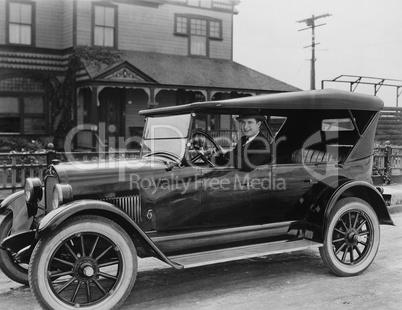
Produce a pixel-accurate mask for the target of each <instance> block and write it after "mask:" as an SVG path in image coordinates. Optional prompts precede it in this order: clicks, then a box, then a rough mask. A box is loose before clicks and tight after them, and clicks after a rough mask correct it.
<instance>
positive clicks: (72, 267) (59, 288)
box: [29, 215, 137, 310]
mask: <svg viewBox="0 0 402 310" xmlns="http://www.w3.org/2000/svg"><path fill="white" fill-rule="evenodd" d="M136 276H137V253H136V250H135V247H134V244H133V241H132V240H131V238H130V237H129V236H128V234H127V233H126V231H125V230H124V229H122V228H121V227H120V226H119V225H118V224H116V223H115V222H113V221H111V220H109V219H107V218H104V217H101V216H91V215H83V216H78V217H75V218H71V219H70V220H67V221H66V222H65V223H63V224H62V225H60V226H59V227H57V229H55V230H54V231H52V232H50V233H49V234H47V235H46V236H45V237H43V238H42V239H41V240H39V242H38V244H37V245H36V247H35V249H34V251H33V254H32V257H31V260H30V265H29V283H30V286H31V289H32V291H33V293H34V295H35V297H36V299H37V300H38V302H39V303H40V304H41V305H42V306H43V307H44V308H46V309H75V308H85V309H93V310H95V309H96V310H101V309H115V308H118V307H119V306H120V305H121V304H122V303H123V302H124V300H125V299H126V298H127V296H128V295H129V294H130V292H131V290H132V288H133V286H134V283H135V279H136Z"/></svg>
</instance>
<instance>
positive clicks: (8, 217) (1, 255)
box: [0, 211, 28, 285]
mask: <svg viewBox="0 0 402 310" xmlns="http://www.w3.org/2000/svg"><path fill="white" fill-rule="evenodd" d="M12 225H13V213H12V212H11V211H9V212H6V213H4V214H1V215H0V242H2V241H3V240H4V239H5V238H6V237H8V236H9V235H10V233H11V227H12ZM13 254H15V253H11V252H10V251H7V250H3V249H0V270H1V271H3V273H4V274H5V275H6V276H7V277H9V278H10V279H11V280H13V281H15V282H18V283H21V284H24V285H28V264H19V263H16V262H14V259H13Z"/></svg>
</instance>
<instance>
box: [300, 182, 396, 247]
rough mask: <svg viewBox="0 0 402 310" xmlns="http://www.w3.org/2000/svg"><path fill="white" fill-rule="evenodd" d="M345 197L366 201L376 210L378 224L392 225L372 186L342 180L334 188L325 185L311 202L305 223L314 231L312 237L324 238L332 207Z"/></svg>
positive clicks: (381, 201)
mask: <svg viewBox="0 0 402 310" xmlns="http://www.w3.org/2000/svg"><path fill="white" fill-rule="evenodd" d="M346 197H356V198H360V199H363V200H364V201H367V203H368V204H369V205H370V206H371V207H372V208H373V210H374V211H375V212H376V214H377V217H378V220H379V222H380V224H386V225H394V223H393V221H392V219H391V216H390V214H389V212H388V209H387V206H386V203H385V201H384V198H383V197H382V195H381V193H380V192H379V191H378V190H377V189H376V188H375V187H374V186H372V185H371V184H369V183H367V182H365V181H353V180H344V181H343V182H341V183H338V187H336V188H335V187H331V186H329V187H327V188H326V189H325V190H323V191H322V192H321V193H320V195H318V198H317V199H316V200H315V202H314V203H313V204H312V208H311V209H310V212H309V214H308V217H307V224H308V225H309V226H310V227H311V230H312V231H314V233H313V237H312V239H314V240H316V241H319V242H322V241H323V240H324V236H325V231H326V223H327V222H328V218H329V216H330V213H331V211H332V209H333V208H334V207H335V205H336V203H337V202H338V201H339V200H340V199H342V198H346ZM309 226H307V227H309ZM307 230H309V229H307Z"/></svg>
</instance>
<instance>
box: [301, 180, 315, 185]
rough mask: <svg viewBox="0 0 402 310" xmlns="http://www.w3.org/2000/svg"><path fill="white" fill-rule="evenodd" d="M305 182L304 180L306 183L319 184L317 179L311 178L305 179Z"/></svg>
mask: <svg viewBox="0 0 402 310" xmlns="http://www.w3.org/2000/svg"><path fill="white" fill-rule="evenodd" d="M303 182H304V183H310V185H313V184H317V183H318V182H317V181H313V180H311V179H308V180H304V181H303Z"/></svg>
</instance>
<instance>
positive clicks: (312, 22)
mask: <svg viewBox="0 0 402 310" xmlns="http://www.w3.org/2000/svg"><path fill="white" fill-rule="evenodd" d="M329 16H332V15H331V14H322V15H318V16H314V15H313V16H312V17H311V18H306V19H303V20H299V21H297V23H306V24H307V26H308V27H307V28H303V29H299V31H303V30H307V29H311V45H308V46H305V47H304V48H307V47H311V70H310V89H315V61H316V58H315V46H316V45H318V44H320V43H315V27H319V26H324V25H326V24H319V25H316V24H315V21H316V20H317V19H319V18H325V17H329Z"/></svg>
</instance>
